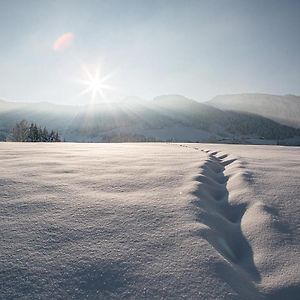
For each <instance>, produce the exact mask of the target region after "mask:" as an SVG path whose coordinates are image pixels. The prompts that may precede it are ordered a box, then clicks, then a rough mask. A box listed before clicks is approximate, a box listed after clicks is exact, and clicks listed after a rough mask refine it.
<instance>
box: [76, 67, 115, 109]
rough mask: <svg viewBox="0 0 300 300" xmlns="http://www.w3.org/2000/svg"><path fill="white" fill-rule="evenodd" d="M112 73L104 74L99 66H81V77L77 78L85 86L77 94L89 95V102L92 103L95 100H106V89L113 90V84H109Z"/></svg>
mask: <svg viewBox="0 0 300 300" xmlns="http://www.w3.org/2000/svg"><path fill="white" fill-rule="evenodd" d="M111 77H112V73H108V74H104V73H102V72H101V68H100V66H95V67H88V66H87V65H84V66H83V67H82V78H81V79H79V80H77V82H79V83H80V84H82V85H83V86H85V88H84V89H83V90H82V91H81V92H80V94H79V96H83V95H90V99H89V104H94V103H95V102H96V100H97V99H98V100H101V101H105V102H106V101H107V97H106V93H105V92H106V91H107V90H114V89H115V88H114V86H112V85H111V84H109V79H110V78H111Z"/></svg>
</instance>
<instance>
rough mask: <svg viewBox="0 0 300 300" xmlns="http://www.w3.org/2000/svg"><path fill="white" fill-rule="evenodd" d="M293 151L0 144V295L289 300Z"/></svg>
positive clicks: (294, 227) (299, 286)
mask: <svg viewBox="0 0 300 300" xmlns="http://www.w3.org/2000/svg"><path fill="white" fill-rule="evenodd" d="M299 183H300V148H299V147H280V146H244V145H216V144H214V145H213V144H167V143H153V144H151V143H149V144H143V143H140V144H138V143H136V144H134V143H132V144H79V143H78V144H76V143H57V144H55V143H50V144H46V143H45V144H44V143H36V144H32V143H0V201H1V203H0V205H1V206H0V215H1V217H0V232H1V241H0V242H1V243H0V298H1V299H299V295H300V237H299V229H300V221H299V215H300V204H299V200H300V199H299V198H300V185H299Z"/></svg>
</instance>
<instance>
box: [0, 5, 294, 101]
mask: <svg viewBox="0 0 300 300" xmlns="http://www.w3.org/2000/svg"><path fill="white" fill-rule="evenodd" d="M299 29H300V1H297V0H295V1H289V0H282V1H280V0H264V1H262V0H251V1H247V0H244V1H243V0H236V1H234V0H218V1H217V0H206V1H201V0H197V1H196V0H195V1H193V0H182V1H176V0H173V1H172V0H166V1H155V0H154V1H153V0H152V1H151V0H148V1H146V0H144V1H143V0H140V1H137V0H136V1H131V0H126V1H125V0H123V1H121V0H120V1H114V0H111V1H101V0H98V1H88V0H82V1H76V0H70V1H63V0H59V1H50V0H49V1H46V0H44V1H43V0H36V1H31V0H0V99H6V100H14V101H49V102H57V103H61V104H69V103H84V102H85V101H88V99H87V98H88V97H89V95H85V96H81V97H78V94H79V93H80V91H81V90H82V89H83V88H84V87H83V86H82V85H80V84H79V83H77V82H76V81H75V80H74V79H76V78H80V77H81V75H82V70H81V67H82V64H87V65H89V66H93V65H96V64H98V63H101V66H102V72H103V73H104V74H107V73H112V76H111V77H110V79H109V80H108V81H107V82H108V84H109V85H111V86H114V87H115V90H114V91H113V92H112V91H108V92H107V95H108V96H109V97H122V96H126V95H129V96H131V95H133V96H139V97H143V98H147V99H151V98H153V97H154V96H157V95H161V94H182V95H185V96H188V97H191V98H193V99H195V100H199V101H204V100H208V99H210V98H211V97H213V96H214V95H217V94H227V93H240V92H264V93H273V94H287V93H291V94H300V34H299ZM65 32H72V33H73V34H74V35H75V38H74V41H73V44H72V45H71V46H70V47H69V48H67V49H65V50H64V51H60V52H55V51H54V50H53V48H52V46H53V43H54V41H55V40H56V39H57V38H58V37H59V36H60V35H62V34H63V33H65Z"/></svg>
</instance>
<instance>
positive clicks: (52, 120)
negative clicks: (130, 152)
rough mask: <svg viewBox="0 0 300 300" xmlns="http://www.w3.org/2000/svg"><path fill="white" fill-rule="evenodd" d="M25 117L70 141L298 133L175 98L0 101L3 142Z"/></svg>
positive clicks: (246, 115)
mask: <svg viewBox="0 0 300 300" xmlns="http://www.w3.org/2000/svg"><path fill="white" fill-rule="evenodd" d="M22 119H25V120H27V121H29V122H36V123H38V124H40V125H41V126H46V127H48V128H49V129H54V130H58V131H59V132H60V133H61V135H62V136H63V137H64V138H65V139H66V140H69V141H94V142H101V141H106V142H110V141H148V140H151V141H152V140H160V141H166V140H172V141H206V142H215V141H228V142H247V140H249V139H262V141H263V142H265V141H266V140H272V141H273V142H274V141H277V140H279V139H286V138H293V137H294V136H300V131H299V130H297V129H295V128H291V127H288V126H283V125H281V124H278V123H276V122H274V121H272V120H270V119H267V118H265V117H262V116H257V115H254V114H249V113H241V112H231V111H223V110H221V109H219V108H216V107H213V106H210V105H207V104H203V103H199V102H197V101H194V100H192V99H188V98H186V97H183V96H179V95H165V96H160V97H157V98H155V99H154V100H152V101H144V100H142V99H139V98H127V99H125V100H124V101H117V102H103V103H98V104H95V105H93V106H90V105H87V106H63V105H56V104H50V103H15V102H14V103H12V102H6V101H1V102H0V132H2V133H1V134H2V139H4V138H5V136H6V135H7V134H8V133H9V130H10V128H11V127H12V126H14V124H15V123H16V122H19V121H21V120H22Z"/></svg>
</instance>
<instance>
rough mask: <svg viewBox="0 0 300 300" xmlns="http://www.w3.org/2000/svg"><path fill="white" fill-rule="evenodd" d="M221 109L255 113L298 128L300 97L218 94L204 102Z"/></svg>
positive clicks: (299, 126) (299, 122) (299, 125)
mask: <svg viewBox="0 0 300 300" xmlns="http://www.w3.org/2000/svg"><path fill="white" fill-rule="evenodd" d="M206 104H208V105H212V106H214V107H216V108H219V109H222V110H231V111H240V112H248V113H253V114H257V115H260V116H263V117H266V118H269V119H271V120H274V121H276V122H279V123H281V124H283V125H288V126H293V127H296V128H300V97H299V96H294V95H284V96H279V95H268V94H235V95H220V96H216V97H214V98H213V99H211V100H210V101H208V102H206Z"/></svg>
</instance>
